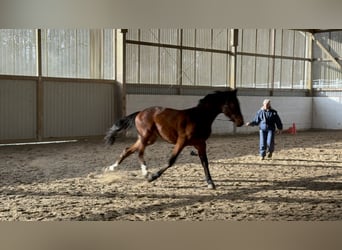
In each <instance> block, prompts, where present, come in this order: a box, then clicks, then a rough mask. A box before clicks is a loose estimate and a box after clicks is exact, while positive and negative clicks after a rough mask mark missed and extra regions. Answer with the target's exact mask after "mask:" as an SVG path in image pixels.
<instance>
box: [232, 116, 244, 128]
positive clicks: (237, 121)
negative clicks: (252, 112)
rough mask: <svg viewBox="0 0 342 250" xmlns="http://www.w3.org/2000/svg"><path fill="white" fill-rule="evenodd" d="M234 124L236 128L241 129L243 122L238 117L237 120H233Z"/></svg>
mask: <svg viewBox="0 0 342 250" xmlns="http://www.w3.org/2000/svg"><path fill="white" fill-rule="evenodd" d="M234 123H235V125H236V126H237V127H241V126H242V125H243V124H244V121H243V118H242V117H241V118H240V117H239V118H237V119H235V120H234Z"/></svg>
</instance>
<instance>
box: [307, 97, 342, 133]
mask: <svg viewBox="0 0 342 250" xmlns="http://www.w3.org/2000/svg"><path fill="white" fill-rule="evenodd" d="M312 115H313V122H312V128H318V129H342V94H341V93H340V94H339V95H335V96H331V97H314V98H313V114H312Z"/></svg>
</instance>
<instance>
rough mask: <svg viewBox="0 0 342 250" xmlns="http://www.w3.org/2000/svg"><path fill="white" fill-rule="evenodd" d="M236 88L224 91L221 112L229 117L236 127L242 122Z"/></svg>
mask: <svg viewBox="0 0 342 250" xmlns="http://www.w3.org/2000/svg"><path fill="white" fill-rule="evenodd" d="M236 93H237V89H235V90H232V91H225V92H224V94H225V97H224V103H223V105H222V113H224V114H225V115H226V116H227V117H229V118H230V120H231V121H232V122H234V123H235V125H236V126H237V127H241V126H242V125H243V124H244V122H243V116H242V114H241V110H240V103H239V100H238V98H237V95H236Z"/></svg>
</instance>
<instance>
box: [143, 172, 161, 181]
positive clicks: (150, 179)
mask: <svg viewBox="0 0 342 250" xmlns="http://www.w3.org/2000/svg"><path fill="white" fill-rule="evenodd" d="M158 177H159V176H158V175H157V174H152V173H148V174H147V175H146V179H147V181H148V182H151V181H154V180H155V179H157V178H158Z"/></svg>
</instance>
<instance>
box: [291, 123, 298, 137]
mask: <svg viewBox="0 0 342 250" xmlns="http://www.w3.org/2000/svg"><path fill="white" fill-rule="evenodd" d="M290 133H291V134H293V135H295V134H296V133H297V130H296V124H295V123H292V129H291V132H290Z"/></svg>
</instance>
